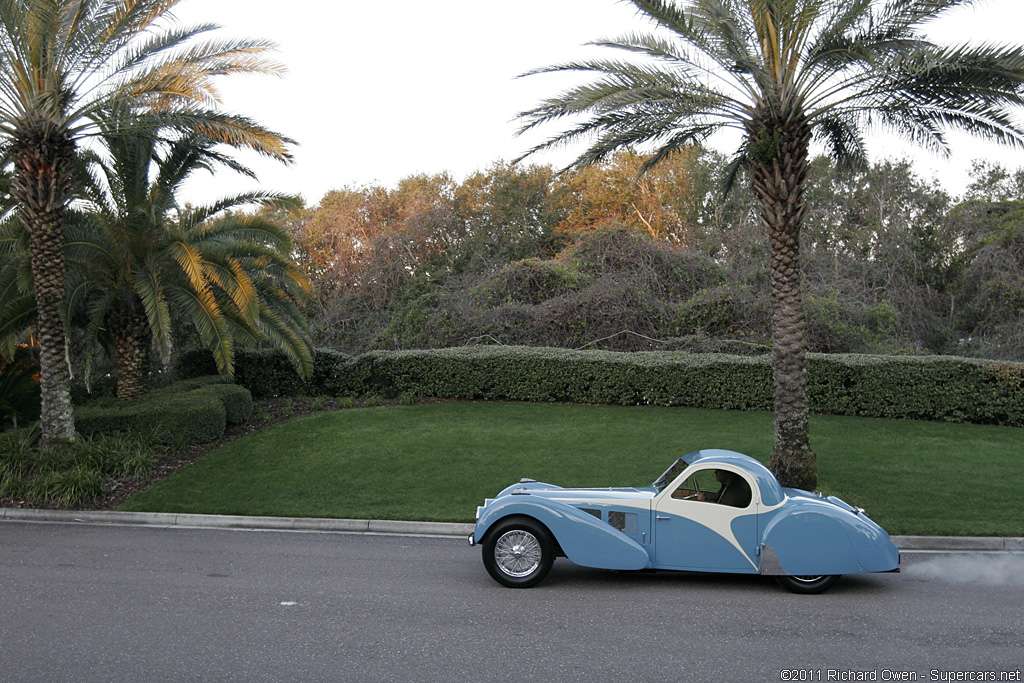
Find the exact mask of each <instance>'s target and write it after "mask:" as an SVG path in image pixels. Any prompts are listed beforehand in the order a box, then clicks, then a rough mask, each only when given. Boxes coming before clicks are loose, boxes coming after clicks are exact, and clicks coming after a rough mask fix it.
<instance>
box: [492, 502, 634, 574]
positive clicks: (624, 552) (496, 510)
mask: <svg viewBox="0 0 1024 683" xmlns="http://www.w3.org/2000/svg"><path fill="white" fill-rule="evenodd" d="M516 515H519V516H524V517H530V518H532V519H535V520H537V521H538V522H540V523H541V524H543V525H544V526H545V527H547V529H548V530H549V531H550V532H551V535H552V536H554V538H555V542H557V543H558V545H559V547H561V549H562V552H563V553H565V556H566V557H568V558H569V559H570V560H571V561H572V562H574V563H576V564H578V565H580V566H583V567H597V568H600V569H646V568H648V567H649V566H650V564H651V558H650V556H649V555H648V554H647V551H646V550H645V549H644V547H643V546H642V545H640V544H639V543H637V542H636V541H634V540H633V539H632V538H630V537H629V536H627V535H626V534H624V533H622V532H621V531H619V530H618V529H615V528H614V527H612V526H610V525H609V524H607V523H605V522H602V521H601V520H599V519H597V518H596V517H594V516H593V515H590V514H587V513H586V512H582V511H580V510H578V509H577V508H574V507H573V506H571V505H566V504H565V503H562V502H560V501H557V500H550V499H545V498H531V496H530V495H529V494H528V493H523V494H517V495H509V496H504V497H502V498H498V499H497V500H494V501H493V502H491V503H490V504H489V505H487V507H486V508H484V509H483V511H482V512H481V515H480V519H478V520H477V523H476V530H475V532H474V534H473V537H474V539H475V540H476V542H477V543H482V542H483V540H484V538H485V537H486V536H487V533H488V532H489V531H490V530H491V528H492V527H493V526H494V525H495V524H496V523H498V522H499V521H501V520H503V519H505V518H507V517H511V516H516Z"/></svg>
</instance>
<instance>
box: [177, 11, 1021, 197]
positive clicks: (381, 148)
mask: <svg viewBox="0 0 1024 683" xmlns="http://www.w3.org/2000/svg"><path fill="white" fill-rule="evenodd" d="M176 15H177V17H178V18H179V19H180V20H181V21H182V22H183V23H186V24H194V23H202V22H209V23H215V24H218V25H220V26H221V27H222V30H221V31H220V32H219V35H221V36H222V37H227V36H245V37H258V38H267V39H270V40H273V41H275V42H276V43H277V44H278V46H279V52H278V53H277V55H276V58H277V60H278V61H279V62H281V63H283V64H284V66H285V67H286V68H287V69H288V71H287V73H286V74H285V75H284V76H283V77H282V78H275V77H273V76H235V77H230V78H226V79H224V80H222V82H221V85H220V88H221V94H222V96H223V100H224V102H223V108H224V109H225V110H226V111H231V112H234V113H238V114H243V115H246V116H250V117H252V118H254V119H256V120H257V121H259V122H260V123H262V124H263V125H265V126H267V127H269V128H271V129H273V130H276V131H277V132H279V133H282V134H284V135H286V136H288V137H290V138H293V139H295V140H296V141H297V142H298V145H297V146H296V147H295V148H294V155H295V162H294V163H293V164H291V165H290V166H285V165H283V164H280V163H278V162H272V161H269V160H264V159H260V158H258V157H256V156H255V155H251V156H250V155H240V158H241V159H243V160H244V161H246V162H247V163H250V164H251V165H252V167H253V168H254V169H255V170H256V171H257V173H258V175H259V183H258V185H259V186H260V187H262V188H263V189H267V190H276V191H281V192H289V193H295V194H301V195H302V196H303V197H304V198H305V199H306V202H307V205H309V206H313V205H315V204H316V203H317V202H319V200H320V198H321V197H322V196H323V195H324V193H325V192H327V191H329V190H332V189H339V188H342V187H345V186H347V185H356V186H358V185H367V184H371V183H380V184H383V185H385V186H389V187H390V186H393V185H395V184H396V183H397V182H398V181H399V180H400V179H401V178H404V177H406V176H409V175H412V174H415V173H440V172H442V171H448V172H449V173H451V174H452V176H453V177H454V178H455V179H456V180H457V181H458V180H462V179H463V178H464V177H465V176H467V175H469V174H471V173H473V172H475V171H477V170H483V169H486V168H487V167H488V166H490V165H491V164H492V163H493V162H495V161H497V160H499V159H506V160H508V159H512V158H515V157H517V156H519V155H520V154H522V153H523V152H524V151H525V150H526V149H528V148H529V147H530V146H531V143H536V142H539V141H540V140H541V139H542V137H544V136H543V135H537V136H531V137H520V138H517V137H515V135H514V132H515V130H516V128H517V125H516V122H515V120H514V119H515V117H516V115H517V114H518V113H519V112H521V111H523V110H525V109H529V108H531V107H533V106H535V105H536V104H537V103H538V102H539V101H540V100H541V99H543V98H544V97H546V96H550V95H553V94H556V93H557V92H559V91H560V90H561V89H562V88H564V87H565V86H566V85H568V84H569V83H574V82H579V81H580V80H581V79H584V78H585V76H563V75H557V76H554V75H548V74H543V75H538V76H532V77H529V78H525V79H516V76H518V75H519V74H522V73H524V72H526V71H529V70H531V69H534V68H537V67H542V66H547V65H550V64H553V63H557V62H561V61H565V60H567V59H571V58H573V57H579V56H581V55H585V54H591V55H593V54H604V55H606V56H615V55H614V53H615V51H611V50H599V51H597V52H589V53H588V52H587V50H588V48H584V47H581V46H582V45H583V44H584V43H586V42H588V41H593V40H596V39H598V38H605V37H616V36H618V35H620V34H622V33H626V32H628V31H631V30H635V29H637V30H643V31H648V30H650V28H649V25H648V24H647V23H646V22H643V21H641V20H639V19H637V18H636V17H635V13H634V10H633V9H631V5H626V4H623V3H620V2H616V0H381V1H377V2H372V1H371V2H360V1H357V0H291V1H290V2H280V1H271V0H185V1H184V2H182V3H181V5H179V6H178V8H177V10H176ZM1022 25H1024V0H988V1H987V2H981V3H979V6H977V7H975V8H973V9H966V10H964V9H961V10H958V11H957V12H956V13H955V14H952V13H951V14H950V16H949V17H948V18H947V19H945V20H943V22H942V23H940V24H936V25H935V27H934V30H933V32H932V34H931V35H932V37H933V38H934V39H935V40H937V41H939V42H962V41H968V40H969V41H972V42H973V41H984V42H996V43H1015V42H1017V43H1019V42H1021V41H1022V40H1024V38H1022V37H1021V35H1022V34H1021V26H1022ZM589 49H591V50H592V49H593V48H589ZM542 131H543V129H542ZM553 131H554V129H553V128H552V129H547V131H546V132H547V133H548V134H550V133H552V132H553ZM952 140H953V141H954V149H953V156H952V158H950V159H942V158H939V157H936V156H934V155H932V154H929V153H927V152H925V151H921V150H918V149H915V148H913V147H909V146H906V145H904V144H902V143H901V142H899V141H894V140H889V139H883V138H880V137H874V138H871V139H869V141H868V145H869V147H868V150H869V154H870V157H871V159H872V160H873V161H876V160H880V159H882V158H885V157H890V156H897V157H903V156H910V157H911V158H913V159H915V161H916V167H917V170H918V173H919V174H920V175H921V176H922V177H924V178H931V177H933V176H935V177H938V179H939V180H940V181H941V182H942V183H943V185H944V186H945V187H946V189H947V190H948V191H949V192H950V193H952V194H958V193H959V192H960V191H961V189H962V187H963V185H964V183H965V182H966V180H967V171H968V170H969V169H970V164H971V161H972V160H973V159H976V158H986V159H990V160H992V161H998V162H1000V163H1002V164H1003V165H1004V166H1006V167H1008V168H1011V169H1016V168H1018V167H1021V166H1024V152H1021V151H1013V150H1008V149H1005V148H1000V147H997V146H995V145H990V144H987V143H981V142H978V141H976V140H973V139H971V138H968V137H954V138H952ZM715 143H716V141H715V140H714V139H713V140H712V141H711V146H712V147H717V148H720V149H722V151H727V152H729V151H732V150H731V149H729V147H728V143H727V142H725V143H719V144H717V145H716V144H715ZM580 151H582V148H580V149H570V150H567V151H562V152H559V153H553V154H546V155H538V156H536V157H532V158H531V159H530V161H532V163H551V164H553V165H555V166H562V165H565V164H566V163H567V162H568V161H570V160H571V159H572V158H574V157H575V155H576V154H578V153H579V152H580ZM255 186H256V184H255V183H253V182H252V181H251V180H247V179H245V178H238V177H235V176H233V175H231V174H229V173H227V172H223V171H221V172H218V174H217V175H216V176H214V177H212V178H211V177H210V176H209V175H202V176H197V177H196V178H195V179H194V180H193V181H192V182H191V183H190V185H189V186H188V187H187V189H186V199H188V200H189V201H192V202H208V201H212V200H214V199H217V198H219V197H222V196H225V195H228V194H233V193H236V192H241V191H244V190H250V189H254V187H255Z"/></svg>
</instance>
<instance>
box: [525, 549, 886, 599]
mask: <svg viewBox="0 0 1024 683" xmlns="http://www.w3.org/2000/svg"><path fill="white" fill-rule="evenodd" d="M897 576H898V575H893V574H890V575H883V574H867V575H849V576H843V577H841V578H840V579H839V581H837V582H836V583H835V584H834V585H833V586H832V587H831V588H830V589H829V590H828V591H827V593H828V594H835V595H863V594H871V593H875V594H878V595H885V594H888V593H890V592H891V591H892V590H894V588H895V586H896V583H895V582H894V581H893V580H891V579H892V578H893V577H897ZM541 585H542V586H544V587H547V588H554V587H572V588H578V589H583V590H587V589H593V590H608V589H618V590H624V589H625V590H646V589H658V590H662V591H663V590H666V589H668V590H671V589H683V590H693V589H699V590H702V591H711V592H717V591H744V592H745V591H771V592H781V593H784V594H790V595H793V594H791V593H789V592H788V591H786V589H784V588H783V587H782V586H780V585H779V584H778V583H776V582H775V580H774V579H772V578H771V577H770V576H760V575H757V574H718V573H711V572H677V571H657V570H644V571H614V570H608V569H592V568H589V567H580V566H578V565H575V564H573V563H572V562H569V561H568V560H566V559H564V558H562V559H559V560H557V561H556V562H555V564H554V566H552V568H551V572H550V573H549V574H548V576H547V578H545V579H544V581H543V583H542V584H541ZM794 597H803V596H796V595H794Z"/></svg>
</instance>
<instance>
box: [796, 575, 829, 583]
mask: <svg viewBox="0 0 1024 683" xmlns="http://www.w3.org/2000/svg"><path fill="white" fill-rule="evenodd" d="M792 578H793V580H794V581H799V582H800V583H814V582H815V581H820V580H821V579H823V578H824V577H822V576H794V577H792Z"/></svg>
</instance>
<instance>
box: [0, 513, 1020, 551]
mask: <svg viewBox="0 0 1024 683" xmlns="http://www.w3.org/2000/svg"><path fill="white" fill-rule="evenodd" d="M0 520H5V521H23V522H66V523H68V522H77V523H82V524H137V525H151V526H177V527H192V528H204V529H254V530H260V529H261V530H266V531H335V532H348V533H369V534H405V535H415V536H453V537H461V538H465V537H466V536H469V534H471V533H473V525H472V524H456V523H447V522H402V521H396V520H387V519H330V518H323V517H243V516H236V515H195V514H176V513H167V512H119V511H116V510H114V511H105V510H100V511H90V510H81V511H75V510H70V511H69V510H32V509H24V508H0ZM892 542H893V543H895V544H896V546H897V547H898V548H899V549H900V550H902V551H960V552H964V551H967V552H1024V538H1021V537H1010V538H1001V537H989V536H893V537H892Z"/></svg>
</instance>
